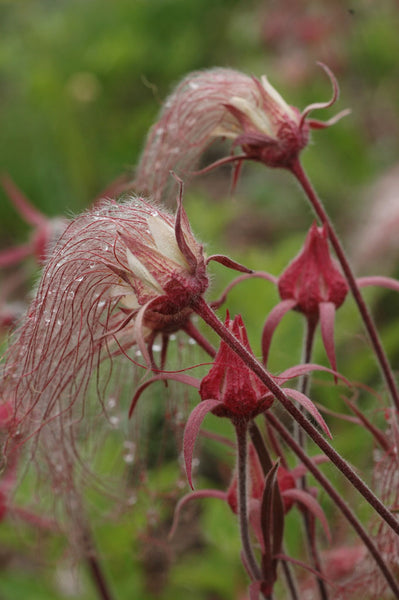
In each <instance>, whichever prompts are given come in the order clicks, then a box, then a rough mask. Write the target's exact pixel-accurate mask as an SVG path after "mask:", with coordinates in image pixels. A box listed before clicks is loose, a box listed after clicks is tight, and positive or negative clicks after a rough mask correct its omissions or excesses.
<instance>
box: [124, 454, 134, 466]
mask: <svg viewBox="0 0 399 600" xmlns="http://www.w3.org/2000/svg"><path fill="white" fill-rule="evenodd" d="M123 460H124V461H125V463H126V464H128V465H131V464H133V463H134V454H130V453H127V454H124V455H123Z"/></svg>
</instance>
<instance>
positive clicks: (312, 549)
mask: <svg viewBox="0 0 399 600" xmlns="http://www.w3.org/2000/svg"><path fill="white" fill-rule="evenodd" d="M316 327H317V319H314V318H313V319H312V318H307V319H306V331H305V337H304V344H303V351H302V360H301V363H302V364H307V363H310V362H311V359H312V353H313V344H314V338H315V332H316ZM310 382H311V377H310V374H309V373H306V374H305V375H302V377H301V378H300V380H299V382H298V390H299V391H300V392H302V394H305V395H306V394H308V393H309V387H310ZM302 412H303V411H302ZM295 433H296V439H297V441H298V444H299V445H300V447H301V448H302V449H303V450H304V451H305V452H306V438H305V436H304V431H303V429H302V428H300V427H297V430H296V431H295ZM300 487H301V488H302V489H303V490H305V491H306V489H307V484H306V476H305V475H304V476H303V477H301V480H300ZM302 515H303V524H304V528H305V534H306V540H307V544H308V552H309V555H310V558H311V561H312V566H313V567H314V569H315V571H316V572H317V573H322V572H323V570H322V563H321V559H320V554H319V549H318V547H317V541H316V531H315V526H314V525H315V523H314V516H313V515H312V514H310V512H309V511H308V510H305V511H304V512H303V513H302ZM317 586H318V588H319V593H320V599H321V600H328V598H329V595H328V591H327V587H326V584H325V582H324V581H323V579H321V577H317Z"/></svg>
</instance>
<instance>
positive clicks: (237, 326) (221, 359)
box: [199, 315, 273, 419]
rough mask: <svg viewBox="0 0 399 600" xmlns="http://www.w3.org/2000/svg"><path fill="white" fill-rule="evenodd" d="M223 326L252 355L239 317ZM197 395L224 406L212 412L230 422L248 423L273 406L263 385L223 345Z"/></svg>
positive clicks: (229, 349) (221, 344) (222, 343)
mask: <svg viewBox="0 0 399 600" xmlns="http://www.w3.org/2000/svg"><path fill="white" fill-rule="evenodd" d="M225 325H226V327H228V328H229V329H230V331H231V332H232V333H233V335H234V336H235V337H236V338H237V339H238V340H239V341H240V342H241V344H242V345H243V346H245V348H246V349H247V350H249V351H250V352H252V350H251V347H250V345H249V341H248V336H247V332H246V329H245V326H244V323H243V321H242V318H241V316H240V315H237V316H236V317H235V318H234V320H230V318H229V315H227V317H226V322H225ZM199 393H200V396H201V399H202V400H208V399H214V400H218V401H220V402H221V403H223V404H220V405H219V406H217V407H216V408H215V409H214V410H213V411H212V412H213V413H214V414H216V415H217V416H221V417H229V418H231V419H237V418H239V419H242V418H243V419H251V418H253V417H255V416H256V415H258V414H260V413H262V412H263V411H265V410H266V409H267V408H269V407H270V406H271V404H272V402H273V398H272V396H271V394H270V392H269V389H268V388H267V387H266V386H265V384H264V383H262V382H261V381H260V379H258V377H257V376H256V375H255V374H254V373H253V372H252V370H251V369H250V368H249V367H247V366H246V365H245V363H244V362H243V360H242V359H241V358H239V357H238V356H237V354H236V353H235V352H234V351H233V350H232V349H231V348H230V347H229V346H228V345H227V344H226V343H225V342H224V341H221V343H220V347H219V351H218V353H217V355H216V358H215V361H214V363H213V366H212V368H211V370H210V371H209V373H208V375H206V376H205V377H204V378H203V379H202V382H201V386H200V390H199Z"/></svg>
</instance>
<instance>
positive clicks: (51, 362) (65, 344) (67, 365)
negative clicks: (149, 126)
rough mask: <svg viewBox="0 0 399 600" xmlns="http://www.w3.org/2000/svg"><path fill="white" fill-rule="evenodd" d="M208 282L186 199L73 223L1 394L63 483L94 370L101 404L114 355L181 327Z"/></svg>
mask: <svg viewBox="0 0 399 600" xmlns="http://www.w3.org/2000/svg"><path fill="white" fill-rule="evenodd" d="M207 285H208V280H207V277H206V274H205V261H204V257H203V254H202V246H201V245H200V244H199V243H198V242H197V241H196V240H195V238H194V236H193V234H192V232H191V229H190V226H189V223H188V220H187V216H186V214H185V212H184V210H183V208H182V206H181V202H180V199H179V206H178V210H177V213H176V217H175V218H174V217H172V216H171V215H169V214H167V213H166V212H164V211H160V210H158V209H157V207H156V206H154V205H153V204H151V203H149V202H146V201H144V200H142V199H134V198H133V199H130V200H128V201H125V202H122V203H121V204H118V203H116V202H113V201H104V202H103V203H101V204H98V205H97V206H96V208H95V209H92V210H89V211H87V212H86V213H84V214H82V215H81V216H79V217H77V218H76V219H74V220H73V221H71V222H70V223H69V225H68V227H67V228H66V230H65V232H64V234H63V235H62V237H61V238H60V240H59V241H58V243H57V245H56V247H55V249H54V251H53V253H52V254H51V257H50V259H49V260H48V262H47V264H46V266H45V268H44V271H43V274H42V278H41V281H40V283H39V285H38V289H37V292H36V295H35V298H34V300H33V302H32V304H31V306H30V308H29V310H28V313H27V315H26V318H25V320H24V322H23V324H22V325H21V327H20V329H19V331H18V332H17V334H16V337H15V341H14V342H13V344H12V345H11V347H10V348H9V351H8V354H7V358H6V362H5V365H4V369H3V375H2V380H1V382H0V397H1V399H2V402H3V403H4V402H6V401H7V402H10V403H11V405H12V407H13V422H14V423H15V427H14V429H13V431H12V433H11V438H12V437H13V436H18V438H19V439H22V440H26V439H27V438H28V437H32V438H33V440H34V442H35V447H34V450H36V449H37V447H38V446H39V447H40V448H41V450H42V451H43V453H44V458H45V459H46V460H47V463H48V469H49V470H50V471H51V476H52V477H53V479H54V480H55V479H57V482H58V483H57V485H65V490H66V491H68V490H69V489H70V488H71V486H72V479H73V477H72V473H73V470H74V465H75V464H76V454H77V449H76V446H75V443H76V439H75V438H76V431H77V430H78V428H79V425H80V424H81V423H82V424H83V425H82V426H84V421H85V420H84V415H85V403H82V402H77V400H81V401H82V400H84V399H85V397H86V395H87V392H88V389H89V386H90V382H91V380H92V374H93V373H94V372H97V376H96V378H95V381H93V385H94V389H95V387H97V395H98V396H99V404H98V408H97V409H95V410H96V411H97V412H101V411H102V410H103V409H104V395H105V393H106V390H107V386H108V387H109V384H110V379H111V377H112V362H113V361H112V359H114V358H115V357H116V356H118V355H121V354H127V352H128V350H129V348H130V347H131V346H133V345H134V344H135V343H137V344H139V346H140V345H141V347H142V349H143V352H146V351H147V349H146V343H148V344H151V343H152V340H153V338H154V336H155V335H156V333H157V332H162V333H165V334H166V335H167V334H168V333H169V332H171V331H175V330H177V329H178V328H179V327H180V326H182V324H184V323H185V322H186V321H187V319H188V318H189V313H190V308H189V306H190V300H191V299H192V297H195V296H196V295H198V294H202V293H203V292H204V290H205V289H206V287H207ZM105 359H111V360H107V361H105ZM93 380H94V378H93ZM92 387H93V386H92ZM39 434H40V435H39ZM9 446H10V447H11V446H12V439H11V441H10V442H9ZM39 466H40V465H39Z"/></svg>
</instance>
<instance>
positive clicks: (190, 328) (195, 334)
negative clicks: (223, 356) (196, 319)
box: [183, 320, 216, 358]
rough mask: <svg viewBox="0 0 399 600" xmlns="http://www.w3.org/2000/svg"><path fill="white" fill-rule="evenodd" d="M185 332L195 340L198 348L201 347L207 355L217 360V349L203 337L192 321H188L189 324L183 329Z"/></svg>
mask: <svg viewBox="0 0 399 600" xmlns="http://www.w3.org/2000/svg"><path fill="white" fill-rule="evenodd" d="M183 331H185V332H186V333H187V335H189V336H190V337H191V338H193V340H195V341H196V342H197V344H198V346H200V347H201V348H202V349H203V350H205V352H206V353H207V354H209V356H211V357H212V358H215V356H216V350H215V348H214V347H213V346H212V344H211V343H210V342H208V340H207V339H206V337H204V336H203V335H202V333H201V332H200V331H199V330H198V329H197V328H196V326H195V325H194V323H192V322H191V321H190V320H188V321H187V323H186V324H185V325H184V327H183Z"/></svg>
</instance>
